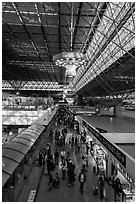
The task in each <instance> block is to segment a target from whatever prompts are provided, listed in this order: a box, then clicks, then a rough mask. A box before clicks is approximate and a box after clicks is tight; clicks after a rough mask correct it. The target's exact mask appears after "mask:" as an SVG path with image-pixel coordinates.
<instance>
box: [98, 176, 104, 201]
mask: <svg viewBox="0 0 137 204" xmlns="http://www.w3.org/2000/svg"><path fill="white" fill-rule="evenodd" d="M98 186H99V194H100V199H101V200H103V198H104V180H103V178H102V177H101V176H100V177H99V181H98Z"/></svg>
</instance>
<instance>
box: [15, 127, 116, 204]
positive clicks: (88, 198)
mask: <svg viewBox="0 0 137 204" xmlns="http://www.w3.org/2000/svg"><path fill="white" fill-rule="evenodd" d="M62 127H63V126H60V127H55V129H57V128H58V129H60V130H61V129H62ZM69 133H70V134H73V135H77V133H76V132H75V131H74V130H69ZM47 142H50V143H51V147H52V148H51V153H52V154H54V152H55V150H56V149H58V150H59V151H61V149H62V147H58V146H56V144H55V141H54V138H53V139H52V140H51V139H49V138H48V139H47V140H44V142H43V143H42V144H41V146H42V148H43V147H44V146H46V144H47ZM65 151H66V152H67V151H69V152H70V155H71V159H72V161H73V163H74V164H75V166H76V168H75V173H76V180H75V182H74V183H73V184H72V185H71V186H68V185H67V176H66V179H65V180H62V179H61V173H62V172H61V165H60V164H61V162H59V166H56V169H55V170H54V171H53V172H52V174H53V176H54V175H55V174H56V172H58V173H59V176H60V180H61V183H60V186H59V188H58V189H52V190H49V186H48V181H49V178H48V175H47V169H46V165H44V166H42V167H39V166H38V165H37V164H34V166H33V168H32V171H31V173H30V176H29V178H28V179H27V181H26V184H25V185H24V188H23V190H22V193H21V194H20V196H19V198H18V200H17V201H18V202H26V201H27V200H28V197H29V194H30V192H31V190H36V195H35V199H34V201H36V202H101V200H100V196H99V194H98V195H93V188H94V187H95V186H97V185H98V177H97V176H96V175H95V174H94V173H93V162H94V161H93V157H92V155H91V154H90V153H89V158H88V160H89V166H88V168H87V172H86V182H85V185H84V191H83V193H81V192H80V190H79V181H78V175H79V172H80V170H81V167H82V166H81V156H82V155H83V154H85V153H86V148H85V144H82V145H81V148H80V153H79V154H78V153H77V151H76V149H75V146H73V147H70V145H69V144H68V143H66V145H65ZM103 201H104V202H113V201H114V192H113V188H112V187H111V185H109V184H108V183H105V198H104V200H103Z"/></svg>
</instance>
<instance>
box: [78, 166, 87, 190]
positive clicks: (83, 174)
mask: <svg viewBox="0 0 137 204" xmlns="http://www.w3.org/2000/svg"><path fill="white" fill-rule="evenodd" d="M85 181H86V174H85V173H84V171H83V169H82V170H81V172H80V173H79V183H80V191H81V192H83V189H84V183H85Z"/></svg>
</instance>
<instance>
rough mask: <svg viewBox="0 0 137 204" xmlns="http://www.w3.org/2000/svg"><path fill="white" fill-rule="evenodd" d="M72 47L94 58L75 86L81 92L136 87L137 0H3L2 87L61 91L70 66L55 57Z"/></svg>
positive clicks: (93, 93)
mask: <svg viewBox="0 0 137 204" xmlns="http://www.w3.org/2000/svg"><path fill="white" fill-rule="evenodd" d="M72 7H73V36H72V45H71V46H72V49H73V51H74V52H81V53H82V54H85V55H86V57H87V58H88V64H87V65H86V66H82V67H80V68H79V69H78V70H77V73H76V76H75V77H74V79H73V81H72V83H71V84H70V86H69V87H70V88H71V89H72V90H73V91H74V92H75V93H77V94H79V95H83V96H84V95H85V96H87V95H90V96H115V97H117V96H118V95H119V94H121V95H122V94H124V93H131V92H134V91H135V42H134V41H135V2H75V3H72V2H15V3H14V2H3V3H2V21H3V22H2V43H3V46H2V60H3V67H2V80H3V81H2V88H3V90H10V91H14V90H20V91H21V92H22V93H28V94H30V93H36V92H37V93H39V94H41V95H42V94H43V95H44V94H46V93H49V92H50V93H51V94H55V93H59V92H62V91H63V86H62V85H63V84H64V83H65V69H64V68H63V67H59V66H57V65H56V64H55V63H54V62H53V56H54V55H57V54H59V53H61V52H69V51H70V44H71V39H70V24H71V20H72V15H71V8H72Z"/></svg>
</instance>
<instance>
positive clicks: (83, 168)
mask: <svg viewBox="0 0 137 204" xmlns="http://www.w3.org/2000/svg"><path fill="white" fill-rule="evenodd" d="M85 167H86V161H85V156H84V155H83V156H82V170H83V171H85Z"/></svg>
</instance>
